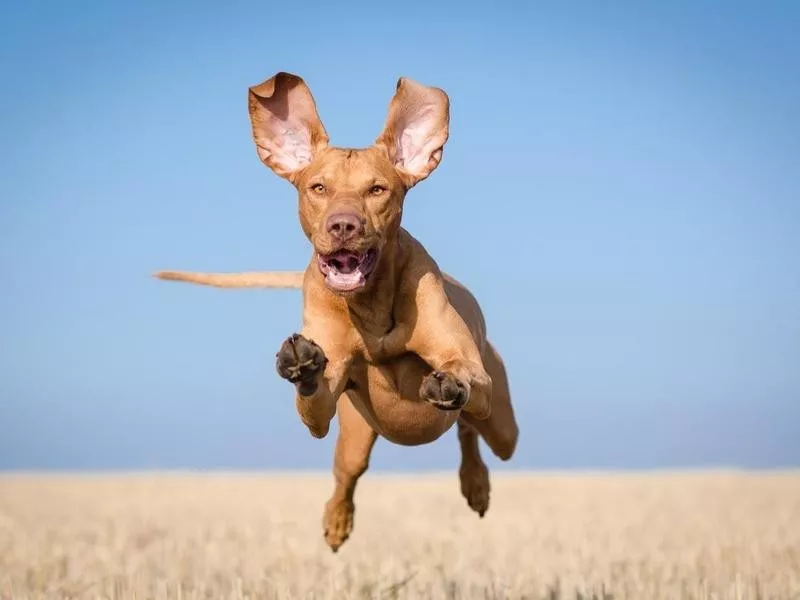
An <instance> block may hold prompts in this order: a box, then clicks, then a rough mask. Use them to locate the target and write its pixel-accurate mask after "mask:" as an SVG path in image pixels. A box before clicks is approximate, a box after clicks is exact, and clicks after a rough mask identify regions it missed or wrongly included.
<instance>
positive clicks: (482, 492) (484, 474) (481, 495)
mask: <svg viewBox="0 0 800 600" xmlns="http://www.w3.org/2000/svg"><path fill="white" fill-rule="evenodd" d="M478 441H479V440H478V432H477V430H476V429H475V428H474V427H473V426H472V425H470V424H469V423H467V422H466V421H465V420H464V419H463V417H462V418H459V420H458V442H459V444H460V445H461V468H460V469H459V471H458V477H459V480H460V481H461V493H462V494H463V496H464V498H466V499H467V504H469V507H470V508H471V509H472V510H474V511H475V512H476V513H478V514H479V515H480V516H481V517H483V515H484V514H485V513H486V511H487V510H488V509H489V491H490V489H491V486H490V484H489V469H487V468H486V463H484V462H483V458H481V451H480V447H479V445H478Z"/></svg>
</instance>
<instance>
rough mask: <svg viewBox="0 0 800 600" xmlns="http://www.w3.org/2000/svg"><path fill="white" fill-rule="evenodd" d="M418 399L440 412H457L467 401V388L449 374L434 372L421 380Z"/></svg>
mask: <svg viewBox="0 0 800 600" xmlns="http://www.w3.org/2000/svg"><path fill="white" fill-rule="evenodd" d="M419 395H420V398H422V399H423V400H425V401H426V402H429V403H431V404H433V405H434V406H435V407H436V408H438V409H440V410H458V409H459V408H463V407H464V405H465V404H466V403H467V400H469V391H468V390H467V387H466V386H465V385H464V384H463V383H462V382H461V381H459V380H458V379H456V378H455V376H453V375H451V374H450V373H442V372H441V371H434V372H433V373H431V374H430V375H428V376H427V377H426V378H425V379H423V380H422V385H421V386H420V388H419Z"/></svg>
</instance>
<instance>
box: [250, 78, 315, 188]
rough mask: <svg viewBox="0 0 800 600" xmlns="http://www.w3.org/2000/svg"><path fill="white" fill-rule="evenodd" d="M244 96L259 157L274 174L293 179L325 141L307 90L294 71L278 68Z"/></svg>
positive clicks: (311, 98) (312, 99)
mask: <svg viewBox="0 0 800 600" xmlns="http://www.w3.org/2000/svg"><path fill="white" fill-rule="evenodd" d="M248 96H249V98H248V108H249V110H250V123H251V125H252V127H253V140H254V141H255V143H256V148H257V149H258V156H259V158H261V160H262V162H263V163H264V164H265V165H267V166H268V167H269V168H270V169H272V170H273V171H274V172H275V173H276V174H277V175H280V176H281V177H285V178H286V179H288V180H289V181H292V182H293V181H294V179H295V176H296V175H297V173H298V172H300V171H301V170H302V169H303V168H305V167H306V166H307V165H308V164H309V163H310V162H311V160H312V159H313V158H314V155H315V154H316V153H317V152H319V151H320V150H322V149H323V148H325V147H326V146H327V145H328V134H327V132H326V131H325V127H323V125H322V122H321V121H320V120H319V115H318V114H317V106H316V104H315V103H314V98H313V97H312V95H311V91H310V90H309V89H308V86H306V84H305V82H304V81H303V80H302V79H301V78H300V77H298V76H297V75H292V74H291V73H284V72H281V73H277V74H276V75H275V76H274V77H272V78H271V79H267V80H266V81H265V82H263V83H260V84H258V85H255V86H253V87H251V88H250V91H249V94H248Z"/></svg>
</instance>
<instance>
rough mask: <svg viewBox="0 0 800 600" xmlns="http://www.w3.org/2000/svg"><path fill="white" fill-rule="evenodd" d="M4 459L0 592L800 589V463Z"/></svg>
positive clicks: (609, 593)
mask: <svg viewBox="0 0 800 600" xmlns="http://www.w3.org/2000/svg"><path fill="white" fill-rule="evenodd" d="M330 489H331V478H330V476H329V475H296V476H289V475H217V474H214V475H177V474H176V475H158V474H156V475H131V476H116V475H115V476H83V477H80V476H68V477H56V476H40V477H35V476H11V475H9V476H4V477H0V597H2V598H14V599H17V598H42V597H48V598H64V597H74V598H77V597H80V598H108V597H110V598H184V599H189V598H576V597H581V596H582V597H589V598H591V597H593V594H594V597H597V598H602V597H603V594H605V597H607V598H608V597H613V598H635V599H637V600H650V599H652V600H656V599H660V598H754V599H755V598H781V599H783V598H800V473H772V474H767V473H749V474H743V473H719V472H717V473H702V472H701V473H695V474H662V475H582V476H581V475H502V474H494V475H493V494H492V506H491V508H490V509H489V513H488V514H487V516H486V518H484V519H483V520H480V519H478V517H477V515H475V514H474V513H472V512H471V511H470V510H469V509H468V508H467V506H466V503H465V502H464V501H463V499H462V498H461V496H460V494H459V491H458V482H457V476H456V475H455V474H448V475H442V476H403V477H400V476H387V475H376V474H373V473H368V474H367V475H366V476H365V478H364V479H363V480H362V484H361V486H360V488H359V490H358V493H357V498H356V502H357V512H356V526H355V531H354V533H353V536H352V537H351V539H350V540H349V541H348V542H347V543H346V544H345V545H344V547H343V548H342V549H341V550H340V551H339V553H338V554H336V555H334V554H332V553H331V552H330V550H328V548H327V547H326V546H325V545H324V542H323V540H322V535H321V525H320V523H321V514H322V506H323V503H324V501H325V500H326V499H327V496H328V493H329V491H330Z"/></svg>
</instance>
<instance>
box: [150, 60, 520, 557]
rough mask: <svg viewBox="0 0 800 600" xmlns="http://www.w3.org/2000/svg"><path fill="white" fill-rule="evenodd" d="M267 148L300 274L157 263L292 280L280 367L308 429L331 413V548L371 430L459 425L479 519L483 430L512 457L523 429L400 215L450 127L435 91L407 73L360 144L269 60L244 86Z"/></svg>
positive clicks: (472, 327) (249, 282) (465, 309)
mask: <svg viewBox="0 0 800 600" xmlns="http://www.w3.org/2000/svg"><path fill="white" fill-rule="evenodd" d="M249 110H250V119H251V122H252V128H253V137H254V140H255V143H256V147H257V150H258V155H259V157H260V158H261V160H262V161H263V162H264V163H265V164H266V165H267V166H268V167H270V168H271V169H272V170H273V171H274V172H275V173H276V174H277V175H279V176H281V177H284V178H286V179H287V180H288V181H290V182H291V183H292V184H293V185H294V186H295V188H296V189H297V191H298V194H299V214H300V224H301V226H302V228H303V231H304V233H305V234H306V236H307V237H308V239H309V240H310V241H311V243H312V244H313V247H314V251H313V255H312V258H311V262H310V264H309V265H308V267H307V268H306V270H305V272H297V273H295V272H284V273H281V272H274V273H269V272H268V273H238V274H214V273H190V272H181V271H168V272H160V273H158V274H157V276H158V277H160V278H162V279H170V280H177V281H189V282H193V283H201V284H206V285H214V286H218V287H298V288H299V287H302V290H303V330H302V334H294V335H292V336H290V337H289V338H288V339H287V340H286V341H284V342H283V345H282V346H281V348H280V350H279V352H278V354H277V370H278V373H279V374H280V376H281V377H283V378H284V379H287V380H289V381H290V382H292V383H293V384H294V385H295V388H296V404H297V410H298V412H299V414H300V418H301V419H302V421H303V423H305V425H306V426H307V427H308V429H309V431H310V432H311V434H312V435H313V436H315V437H323V436H325V435H326V434H327V433H328V430H329V427H330V422H331V420H332V419H333V417H334V415H335V414H337V413H338V416H339V426H340V429H339V437H338V439H337V441H336V455H335V459H334V477H335V480H336V483H335V489H334V491H333V495H332V496H331V498H330V500H329V501H328V502H327V505H326V507H325V513H324V519H323V526H324V531H325V539H326V540H327V543H328V544H329V545H330V547H331V548H332V549H333V550H334V551H335V550H337V549H338V548H339V546H340V545H341V544H342V543H343V542H344V541H345V540H346V539H347V537H348V536H349V535H350V532H351V530H352V527H353V513H354V504H353V493H354V491H355V487H356V483H357V481H358V479H359V477H360V476H361V475H362V474H363V473H364V472H365V471H366V469H367V465H368V462H369V456H370V452H371V450H372V446H373V444H374V443H375V439H376V438H377V436H379V435H380V436H382V437H384V438H386V439H388V440H390V441H392V442H395V443H398V444H404V445H417V444H425V443H428V442H431V441H433V440H435V439H437V438H438V437H439V436H441V435H442V434H443V433H444V432H445V431H447V430H448V429H449V428H450V427H451V426H452V425H453V424H454V423H458V439H459V442H460V445H461V456H462V459H461V468H460V471H459V474H460V479H461V491H462V493H463V494H464V496H465V498H466V499H467V502H468V503H469V506H470V507H472V509H473V510H475V511H476V512H477V513H479V514H480V515H481V516H483V514H484V513H485V512H486V510H487V508H488V505H489V473H488V470H487V468H486V465H485V464H484V462H483V460H482V458H481V456H480V452H479V447H478V435H479V434H480V435H481V436H482V437H483V439H484V440H485V441H486V443H487V444H488V445H489V447H490V448H491V449H492V451H493V452H494V453H495V454H496V455H497V456H498V457H500V458H501V459H503V460H508V459H509V458H510V457H511V455H512V454H513V452H514V448H515V447H516V443H517V436H518V428H517V424H516V421H515V419H514V411H513V409H512V406H511V398H510V395H509V388H508V380H507V377H506V372H505V368H504V366H503V362H502V360H501V359H500V356H499V354H498V353H497V351H496V350H495V349H494V348H493V347H492V345H491V344H490V343H489V341H488V340H487V338H486V325H485V322H484V319H483V315H482V313H481V310H480V307H479V306H478V303H477V301H476V300H475V298H473V296H472V295H471V294H470V293H469V291H468V290H467V289H466V288H464V287H463V286H462V285H460V284H459V283H458V282H457V281H455V280H454V279H452V278H451V277H449V276H447V275H445V274H443V273H442V272H441V271H440V270H439V267H438V266H437V264H436V262H435V261H434V260H433V259H432V258H431V257H430V256H429V255H428V253H427V252H426V251H425V249H424V248H423V247H422V245H421V244H420V243H419V242H418V241H417V240H416V239H414V238H413V237H412V236H411V235H410V234H409V233H408V232H407V231H405V230H404V229H403V228H402V227H401V226H400V220H401V215H402V212H403V201H404V199H405V196H406V193H407V192H408V190H409V189H410V188H411V187H413V186H414V185H415V184H417V183H418V182H420V181H422V180H423V179H425V178H426V177H427V176H428V175H430V173H431V172H432V171H433V170H434V169H435V168H436V167H437V165H438V164H439V162H440V160H441V158H442V151H443V148H444V144H445V142H446V141H447V138H448V133H449V112H450V111H449V100H448V97H447V95H446V94H445V93H444V91H442V90H440V89H438V88H433V87H427V86H424V85H421V84H419V83H416V82H414V81H411V80H410V79H406V78H401V79H400V80H399V81H398V84H397V90H396V93H395V95H394V98H393V99H392V101H391V103H390V106H389V115H388V118H387V120H386V123H385V126H384V129H383V132H382V133H381V134H380V135H379V136H378V138H377V140H376V141H375V143H374V144H373V145H372V146H371V147H369V148H364V149H357V150H356V149H345V148H336V147H333V146H329V145H328V135H327V133H326V131H325V128H324V127H323V125H322V123H321V121H320V119H319V116H318V115H317V110H316V104H315V102H314V99H313V97H312V95H311V92H310V91H309V89H308V87H307V86H306V84H305V82H304V81H303V80H302V79H301V78H300V77H297V76H296V75H292V74H289V73H278V74H276V75H275V76H274V77H272V78H271V79H269V80H267V81H265V82H264V83H262V84H260V85H257V86H255V87H252V88H250V90H249Z"/></svg>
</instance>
